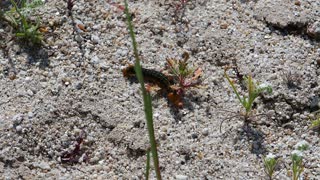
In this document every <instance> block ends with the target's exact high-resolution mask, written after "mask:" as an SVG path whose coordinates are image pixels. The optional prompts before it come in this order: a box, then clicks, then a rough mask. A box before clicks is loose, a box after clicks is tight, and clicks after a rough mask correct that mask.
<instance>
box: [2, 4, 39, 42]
mask: <svg viewBox="0 0 320 180" xmlns="http://www.w3.org/2000/svg"><path fill="white" fill-rule="evenodd" d="M10 2H11V3H12V5H13V8H12V9H11V10H10V11H8V12H5V13H4V14H3V15H2V16H1V19H3V20H5V21H7V22H8V23H9V24H10V25H11V26H12V27H13V28H14V29H15V30H16V36H17V37H18V38H21V39H23V40H26V41H30V42H32V43H33V44H40V43H41V40H42V34H41V32H40V31H39V24H40V23H39V18H38V19H37V23H36V24H32V23H30V22H29V21H28V19H27V15H26V14H27V13H26V11H27V9H28V8H34V7H35V6H37V5H39V4H40V1H32V2H31V3H29V4H28V3H26V1H21V3H20V6H21V8H19V7H18V5H17V3H16V2H15V1H14V0H10Z"/></svg>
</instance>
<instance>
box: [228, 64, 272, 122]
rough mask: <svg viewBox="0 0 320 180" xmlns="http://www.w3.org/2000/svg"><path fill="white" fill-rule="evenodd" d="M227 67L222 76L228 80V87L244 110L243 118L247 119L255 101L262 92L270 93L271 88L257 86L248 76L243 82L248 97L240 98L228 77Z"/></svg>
mask: <svg viewBox="0 0 320 180" xmlns="http://www.w3.org/2000/svg"><path fill="white" fill-rule="evenodd" d="M228 69H229V67H227V68H225V70H224V76H225V77H226V79H227V80H228V82H229V84H230V86H231V87H232V89H233V91H234V93H235V94H236V96H237V99H238V100H239V101H240V103H241V105H242V106H243V107H244V109H245V118H247V117H248V116H249V115H250V112H251V110H252V106H253V103H254V101H255V99H256V98H257V97H258V96H259V95H260V94H261V93H262V92H267V93H272V88H271V86H270V85H266V84H259V83H255V82H254V81H253V79H252V76H251V75H249V76H247V77H245V81H246V84H247V89H248V95H247V96H245V95H244V96H241V95H240V93H239V92H238V90H237V88H236V86H235V83H234V81H233V80H231V78H230V77H229V75H228V73H227V70H228Z"/></svg>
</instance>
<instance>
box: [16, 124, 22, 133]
mask: <svg viewBox="0 0 320 180" xmlns="http://www.w3.org/2000/svg"><path fill="white" fill-rule="evenodd" d="M16 131H17V132H18V133H21V132H22V127H21V126H20V125H19V126H17V127H16Z"/></svg>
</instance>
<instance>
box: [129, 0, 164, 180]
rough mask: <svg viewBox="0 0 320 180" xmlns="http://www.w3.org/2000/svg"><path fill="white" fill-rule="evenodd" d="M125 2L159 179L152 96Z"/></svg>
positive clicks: (136, 68) (158, 177)
mask: <svg viewBox="0 0 320 180" xmlns="http://www.w3.org/2000/svg"><path fill="white" fill-rule="evenodd" d="M124 3H125V13H126V17H127V21H128V28H129V32H130V37H131V40H132V46H133V53H134V57H135V59H136V61H135V66H134V67H135V72H136V76H137V78H138V80H139V82H140V85H141V89H142V95H143V102H144V111H145V116H146V120H147V127H148V133H149V140H150V144H151V152H152V158H153V163H154V167H155V171H156V176H157V179H158V180H161V173H160V166H159V158H158V152H157V143H156V139H155V136H154V129H153V119H152V104H151V96H150V94H149V93H147V91H146V89H145V86H144V80H143V75H142V70H141V65H140V58H139V54H138V48H137V42H136V39H135V36H134V32H133V25H132V23H131V17H130V14H129V10H128V3H127V1H126V0H124Z"/></svg>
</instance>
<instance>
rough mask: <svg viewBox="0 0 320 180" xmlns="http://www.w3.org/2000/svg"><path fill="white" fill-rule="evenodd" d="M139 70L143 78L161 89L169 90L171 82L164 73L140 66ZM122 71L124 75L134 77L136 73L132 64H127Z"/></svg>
mask: <svg viewBox="0 0 320 180" xmlns="http://www.w3.org/2000/svg"><path fill="white" fill-rule="evenodd" d="M141 70H142V75H143V78H144V79H145V80H146V81H149V82H151V83H154V84H156V85H158V86H159V87H160V88H161V89H162V90H166V91H171V87H170V85H171V84H170V81H169V79H168V78H167V76H166V75H164V74H163V73H161V72H159V71H156V70H153V69H145V68H141ZM122 73H123V76H124V77H134V76H135V75H136V74H135V70H134V65H129V66H128V67H127V68H124V69H123V70H122Z"/></svg>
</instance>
